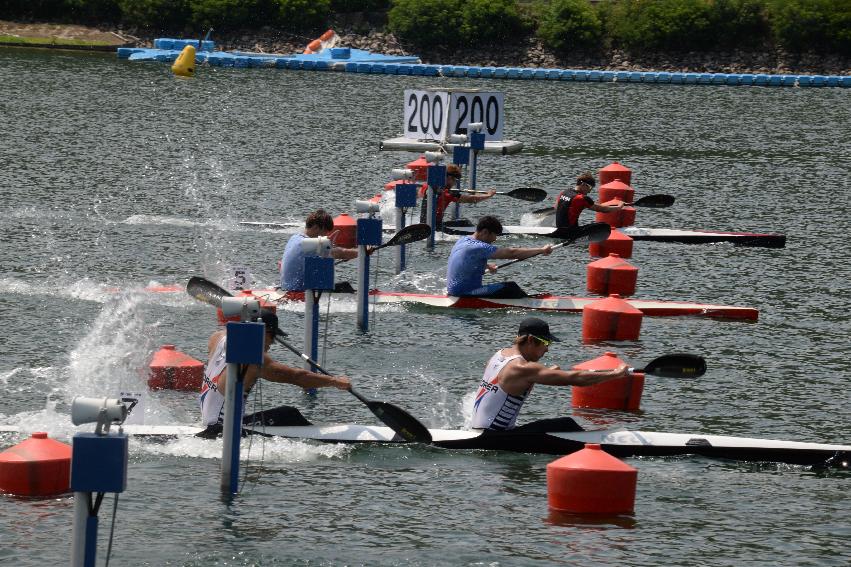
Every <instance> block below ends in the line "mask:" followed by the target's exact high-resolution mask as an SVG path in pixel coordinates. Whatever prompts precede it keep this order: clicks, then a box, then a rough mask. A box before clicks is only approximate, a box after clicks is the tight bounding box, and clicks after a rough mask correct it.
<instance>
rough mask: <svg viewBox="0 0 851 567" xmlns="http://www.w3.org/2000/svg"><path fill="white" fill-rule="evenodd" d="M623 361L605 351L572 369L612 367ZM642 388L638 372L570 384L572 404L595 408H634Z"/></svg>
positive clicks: (642, 384)
mask: <svg viewBox="0 0 851 567" xmlns="http://www.w3.org/2000/svg"><path fill="white" fill-rule="evenodd" d="M621 364H623V361H622V360H621V359H619V358H618V357H617V355H616V354H615V353H613V352H607V353H605V354H604V355H603V356H598V357H597V358H594V359H592V360H589V361H587V362H583V363H581V364H577V365H576V366H574V367H573V369H574V370H612V369H615V368H617V367H618V366H620V365H621ZM643 392H644V374H642V373H640V372H638V373H635V374H633V375H631V376H627V377H625V378H618V379H617V380H609V381H608V382H603V383H602V384H593V385H591V386H573V387H572V388H571V398H570V401H571V405H572V406H573V407H575V408H594V409H612V410H628V411H636V410H638V409H639V408H640V406H641V394H642V393H643Z"/></svg>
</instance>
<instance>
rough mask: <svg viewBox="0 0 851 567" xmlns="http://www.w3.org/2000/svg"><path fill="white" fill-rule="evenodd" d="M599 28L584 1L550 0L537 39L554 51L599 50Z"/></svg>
mask: <svg viewBox="0 0 851 567" xmlns="http://www.w3.org/2000/svg"><path fill="white" fill-rule="evenodd" d="M602 35H603V26H602V23H601V21H600V18H599V17H598V15H597V12H596V10H595V9H594V8H593V7H592V6H591V5H590V4H589V3H588V2H587V0H553V1H552V2H550V4H549V6H547V7H546V8H544V10H543V13H542V14H541V23H540V25H539V26H538V36H539V37H540V38H541V40H542V41H543V42H544V45H546V46H547V47H549V48H551V49H554V50H556V51H570V50H574V49H581V48H585V49H587V48H596V47H599V45H600V41H601V39H602Z"/></svg>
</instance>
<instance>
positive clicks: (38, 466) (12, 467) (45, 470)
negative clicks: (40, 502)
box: [0, 431, 71, 496]
mask: <svg viewBox="0 0 851 567" xmlns="http://www.w3.org/2000/svg"><path fill="white" fill-rule="evenodd" d="M70 489H71V446H70V445H66V444H65V443H60V442H59V441H55V440H53V439H48V438H47V433H45V432H43V431H39V432H36V433H33V434H32V437H30V438H29V439H27V440H25V441H22V442H21V443H18V444H17V445H15V446H14V447H10V448H9V449H6V450H5V451H3V452H2V453H0V492H5V493H8V494H14V495H16V496H53V495H56V494H62V493H64V492H68V491H69V490H70Z"/></svg>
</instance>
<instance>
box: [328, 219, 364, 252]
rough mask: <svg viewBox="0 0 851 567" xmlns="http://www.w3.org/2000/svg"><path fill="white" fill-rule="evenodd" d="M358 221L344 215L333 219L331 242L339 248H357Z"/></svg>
mask: <svg viewBox="0 0 851 567" xmlns="http://www.w3.org/2000/svg"><path fill="white" fill-rule="evenodd" d="M357 224H358V221H357V220H356V219H354V218H352V217H350V216H349V215H347V214H346V213H341V214H339V215H337V216H336V217H334V232H335V234H334V235H333V236H332V237H331V242H333V243H334V245H335V246H339V247H340V248H354V247H355V246H357V239H358V237H357V234H358V227H357Z"/></svg>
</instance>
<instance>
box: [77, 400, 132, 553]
mask: <svg viewBox="0 0 851 567" xmlns="http://www.w3.org/2000/svg"><path fill="white" fill-rule="evenodd" d="M125 419H127V406H126V405H124V404H123V403H121V401H120V400H117V399H107V398H74V400H73V401H72V402H71V421H72V422H73V423H74V425H82V424H84V423H97V427H96V428H95V432H94V433H77V434H76V435H74V439H73V441H72V446H73V449H72V453H71V490H72V491H73V492H74V533H73V536H72V539H71V567H94V565H95V559H96V557H97V537H98V510H99V509H100V504H101V501H102V500H103V495H104V494H105V493H107V492H114V493H115V497H116V498H118V494H119V493H121V492H124V490H125V489H126V488H127V454H128V442H127V435H125V434H124V432H123V431H121V430H120V429H119V431H118V433H110V432H109V426H110V424H112V423H117V424H119V425H120V424H122V423H124V420H125ZM94 493H97V498H96V499H94V501H93V499H92V495H93V494H94Z"/></svg>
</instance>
